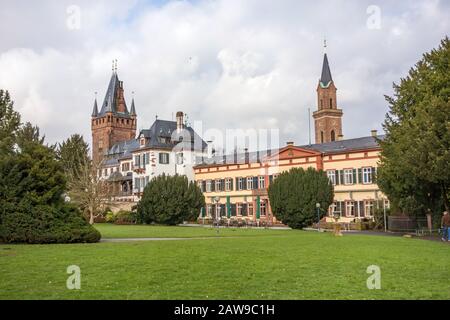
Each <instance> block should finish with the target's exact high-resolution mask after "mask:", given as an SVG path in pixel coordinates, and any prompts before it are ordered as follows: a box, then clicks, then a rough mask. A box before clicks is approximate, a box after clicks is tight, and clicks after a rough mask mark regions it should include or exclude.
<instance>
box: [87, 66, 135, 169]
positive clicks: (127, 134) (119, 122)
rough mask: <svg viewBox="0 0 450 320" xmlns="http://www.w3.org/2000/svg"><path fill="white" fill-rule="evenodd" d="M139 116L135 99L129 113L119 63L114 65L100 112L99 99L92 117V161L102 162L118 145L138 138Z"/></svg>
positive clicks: (95, 102)
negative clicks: (120, 78) (118, 73)
mask: <svg viewBox="0 0 450 320" xmlns="http://www.w3.org/2000/svg"><path fill="white" fill-rule="evenodd" d="M136 125H137V115H136V107H135V105H134V98H133V101H132V103H131V111H128V108H127V104H126V102H125V98H124V94H123V82H122V81H120V80H119V77H118V75H117V62H116V65H115V66H114V65H113V73H112V76H111V80H110V81H109V85H108V90H107V91H106V95H105V99H104V100H103V104H102V107H101V110H100V112H99V111H98V106H97V98H95V101H94V108H93V111H92V117H91V131H92V159H93V160H94V161H95V162H98V161H101V160H102V158H103V155H104V154H105V153H106V152H107V151H108V150H109V149H110V148H111V147H112V146H113V145H114V144H116V143H119V142H123V141H127V140H131V139H134V138H135V137H136Z"/></svg>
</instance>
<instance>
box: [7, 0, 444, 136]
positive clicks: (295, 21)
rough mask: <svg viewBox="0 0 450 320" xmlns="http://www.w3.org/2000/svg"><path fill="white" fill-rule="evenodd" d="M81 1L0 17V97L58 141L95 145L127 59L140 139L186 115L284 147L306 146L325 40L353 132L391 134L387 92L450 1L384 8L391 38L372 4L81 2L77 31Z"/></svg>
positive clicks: (17, 6) (433, 40) (426, 42)
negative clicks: (98, 121) (109, 93)
mask: <svg viewBox="0 0 450 320" xmlns="http://www.w3.org/2000/svg"><path fill="white" fill-rule="evenodd" d="M73 2H74V1H58V2H55V1H50V0H47V1H39V3H32V4H30V2H29V1H21V0H19V1H14V2H12V1H11V2H8V3H7V4H4V5H3V7H2V11H1V12H0V38H1V39H2V42H1V44H0V87H1V88H5V89H9V90H10V91H11V93H12V96H13V98H14V99H15V101H16V108H17V109H18V110H20V112H21V113H22V114H23V120H24V121H31V122H33V123H36V124H38V125H39V126H40V127H41V131H42V132H44V133H45V135H46V136H47V139H48V140H49V141H50V142H55V141H60V140H62V139H64V138H66V137H68V136H69V135H70V134H72V133H75V132H78V133H82V134H83V135H84V136H85V137H86V138H87V140H90V126H89V124H90V121H89V120H90V114H91V111H92V104H93V98H94V92H95V91H98V92H99V95H98V96H99V100H102V98H103V96H104V93H105V90H106V86H107V84H108V81H109V77H110V72H111V60H112V59H115V58H117V59H118V60H119V77H120V78H121V80H123V81H124V85H125V90H126V93H125V94H126V98H127V100H128V102H129V103H130V101H131V91H135V92H136V105H137V111H138V123H139V124H138V126H139V127H140V128H144V127H148V126H150V125H151V123H152V122H153V120H154V117H155V115H158V116H159V118H167V119H170V118H171V117H172V114H173V113H175V112H176V111H178V110H183V111H185V112H186V113H188V115H189V118H190V120H191V121H192V122H193V121H194V120H203V121H204V125H203V127H204V128H205V129H207V128H210V127H215V128H221V129H226V128H243V129H247V128H279V129H280V132H281V139H282V143H284V141H287V140H294V141H295V142H296V143H298V144H301V143H307V141H308V132H307V130H308V118H307V114H308V113H307V109H308V107H310V108H311V109H312V111H313V110H314V108H315V105H316V92H315V90H316V86H317V80H318V78H319V76H320V71H321V63H322V41H323V38H324V36H325V35H326V37H327V39H328V43H329V47H328V52H329V59H330V64H331V69H332V70H331V71H332V75H333V78H334V80H335V82H336V86H337V87H338V89H339V90H338V95H339V96H338V102H339V105H340V106H341V107H342V108H343V109H344V134H345V136H346V137H348V138H349V137H356V136H362V135H368V134H369V131H370V129H373V128H376V129H381V122H382V121H383V118H384V114H385V113H386V111H387V107H386V103H385V102H384V98H383V95H384V94H390V93H391V91H392V90H391V85H392V82H394V81H398V80H399V78H400V77H402V76H404V75H405V74H406V72H407V71H408V69H409V68H410V67H411V66H412V65H413V64H414V63H415V62H416V61H417V60H418V59H420V57H421V54H422V53H424V52H426V51H429V50H430V49H431V48H433V47H436V46H437V45H438V44H439V41H440V39H441V38H443V37H444V36H445V33H446V32H447V31H448V30H449V23H448V19H447V18H448V16H449V13H450V10H449V5H448V4H447V3H446V2H444V1H425V0H422V1H416V2H414V3H411V2H406V3H405V2H402V3H400V2H391V1H379V3H378V4H377V5H378V6H379V7H380V9H381V19H382V20H381V29H379V30H370V29H368V28H367V26H366V20H367V18H368V15H367V13H366V9H367V7H368V6H369V5H370V4H371V3H369V2H368V1H346V2H337V1H317V2H314V3H311V2H308V3H306V2H300V1H294V0H287V1H279V2H274V1H268V0H267V1H266V0H249V1H237V0H217V1H206V0H205V1H195V2H193V3H190V2H187V1H171V2H168V3H153V4H152V3H148V1H144V0H142V1H139V0H136V1H118V0H116V1H96V2H93V1H84V0H83V1H75V5H78V6H79V7H80V9H81V11H80V12H81V29H80V30H69V29H67V26H66V19H67V12H66V9H67V7H68V6H69V5H72V4H74V3H73ZM11 30H14V33H13V32H11ZM99 103H101V101H99ZM368 115H370V116H368Z"/></svg>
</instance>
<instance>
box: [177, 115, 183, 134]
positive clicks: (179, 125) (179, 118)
mask: <svg viewBox="0 0 450 320" xmlns="http://www.w3.org/2000/svg"><path fill="white" fill-rule="evenodd" d="M183 118H184V114H183V112H182V111H178V112H177V131H181V130H183V127H184V122H183V121H184V120H183Z"/></svg>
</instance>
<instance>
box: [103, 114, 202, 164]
mask: <svg viewBox="0 0 450 320" xmlns="http://www.w3.org/2000/svg"><path fill="white" fill-rule="evenodd" d="M185 129H186V130H183V131H182V133H181V135H179V134H178V133H177V123H176V122H175V121H167V120H155V122H154V123H153V125H152V126H151V127H150V129H145V130H141V132H140V134H139V137H140V136H141V135H143V136H144V137H145V138H146V141H147V142H146V144H145V146H143V147H141V145H140V141H139V137H138V139H131V140H127V141H122V142H119V143H116V144H115V145H114V146H112V147H111V148H110V149H109V150H108V152H107V154H106V157H105V160H104V162H103V165H104V166H117V165H119V161H120V160H123V159H130V158H131V157H132V153H133V151H137V150H140V149H146V148H151V149H170V150H171V149H173V148H174V147H175V145H176V146H177V148H183V150H199V151H202V150H205V149H206V148H207V144H206V142H205V141H203V139H202V138H200V136H199V135H198V134H197V133H196V132H195V131H194V129H192V128H191V127H186V128H185ZM180 137H182V139H180ZM197 141H198V142H197ZM194 143H200V146H195V145H194Z"/></svg>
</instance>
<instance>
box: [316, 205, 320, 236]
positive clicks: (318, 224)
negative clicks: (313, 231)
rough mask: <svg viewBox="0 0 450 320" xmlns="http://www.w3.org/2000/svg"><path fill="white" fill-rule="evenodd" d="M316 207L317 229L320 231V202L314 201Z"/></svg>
mask: <svg viewBox="0 0 450 320" xmlns="http://www.w3.org/2000/svg"><path fill="white" fill-rule="evenodd" d="M316 208H317V231H319V232H320V203H316Z"/></svg>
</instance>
